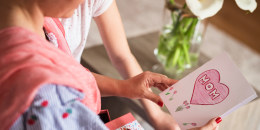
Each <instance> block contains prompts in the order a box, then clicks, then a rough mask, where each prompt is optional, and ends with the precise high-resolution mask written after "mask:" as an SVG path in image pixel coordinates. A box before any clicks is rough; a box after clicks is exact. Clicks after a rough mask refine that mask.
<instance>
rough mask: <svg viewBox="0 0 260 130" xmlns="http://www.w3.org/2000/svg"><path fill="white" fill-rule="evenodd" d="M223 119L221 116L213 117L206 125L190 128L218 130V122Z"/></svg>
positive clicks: (195, 129) (194, 129)
mask: <svg viewBox="0 0 260 130" xmlns="http://www.w3.org/2000/svg"><path fill="white" fill-rule="evenodd" d="M221 121H222V119H221V118H220V117H218V118H214V119H211V120H210V121H209V122H208V123H207V124H206V125H204V126H202V127H197V128H193V129H190V130H218V126H219V125H218V124H219V123H220V122H221Z"/></svg>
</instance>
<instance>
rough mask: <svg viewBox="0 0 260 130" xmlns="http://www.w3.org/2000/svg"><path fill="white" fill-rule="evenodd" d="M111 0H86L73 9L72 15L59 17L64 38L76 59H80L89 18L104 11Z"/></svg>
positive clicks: (87, 30)
mask: <svg viewBox="0 0 260 130" xmlns="http://www.w3.org/2000/svg"><path fill="white" fill-rule="evenodd" d="M112 2H113V0H86V1H85V2H84V3H82V4H81V5H80V6H79V7H78V8H77V9H76V10H75V12H74V14H73V16H72V17H70V18H66V19H60V21H61V23H62V25H63V27H64V30H65V38H66V40H67V42H68V44H69V47H70V50H71V52H72V54H73V56H74V58H75V59H76V60H77V61H80V58H81V55H82V52H83V50H84V48H85V45H86V41H87V36H88V32H89V28H90V24H91V19H92V18H93V17H97V16H99V15H101V14H102V13H104V12H105V11H106V10H107V9H108V8H109V7H110V5H111V4H112Z"/></svg>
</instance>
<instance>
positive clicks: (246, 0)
mask: <svg viewBox="0 0 260 130" xmlns="http://www.w3.org/2000/svg"><path fill="white" fill-rule="evenodd" d="M235 1H236V3H237V5H238V7H239V8H240V9H242V10H249V11H250V12H251V13H252V12H253V11H254V10H255V9H256V7H257V3H256V1H255V0H235Z"/></svg>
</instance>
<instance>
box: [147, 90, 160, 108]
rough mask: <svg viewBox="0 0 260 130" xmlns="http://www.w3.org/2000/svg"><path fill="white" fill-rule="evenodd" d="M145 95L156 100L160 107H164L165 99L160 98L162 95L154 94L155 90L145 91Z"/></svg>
mask: <svg viewBox="0 0 260 130" xmlns="http://www.w3.org/2000/svg"><path fill="white" fill-rule="evenodd" d="M144 97H145V98H146V99H149V100H151V101H153V102H155V103H156V104H158V105H159V106H160V107H163V101H162V99H161V98H160V96H158V95H156V94H154V93H153V92H151V91H147V92H146V93H144Z"/></svg>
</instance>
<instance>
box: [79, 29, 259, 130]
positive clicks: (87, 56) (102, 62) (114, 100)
mask: <svg viewBox="0 0 260 130" xmlns="http://www.w3.org/2000/svg"><path fill="white" fill-rule="evenodd" d="M158 36H159V35H158V32H153V33H149V34H146V35H142V36H139V37H135V38H129V39H128V42H129V46H130V49H131V51H132V53H133V54H134V56H135V57H136V59H137V61H138V62H139V64H140V65H141V67H142V69H143V70H144V71H146V70H149V71H152V67H153V66H154V65H156V64H159V63H158V61H157V60H156V57H155V56H154V54H153V51H154V49H155V48H156V47H157V44H158ZM208 60H209V58H208V57H207V56H205V55H204V54H200V59H199V63H198V64H199V66H200V65H202V64H204V63H205V62H206V61H208ZM82 64H83V65H84V66H85V67H87V68H89V69H90V70H91V71H92V72H96V73H100V74H102V75H106V76H109V77H112V78H116V79H121V76H120V75H119V73H118V72H117V70H116V69H115V68H114V67H113V65H112V64H111V62H110V60H109V58H108V56H107V53H106V51H105V48H104V46H103V45H99V46H95V47H91V48H87V49H85V50H84V52H83V55H82ZM194 69H195V68H194ZM153 91H154V92H155V93H157V94H158V93H159V90H157V89H153ZM259 105H260V104H259V99H258V100H257V101H256V102H254V103H250V104H249V105H246V106H245V107H243V108H246V109H248V108H250V106H251V111H255V109H256V108H255V107H256V106H259ZM102 107H103V108H108V109H109V111H110V113H112V114H111V118H112V119H114V118H117V117H119V116H121V115H123V114H125V113H127V112H129V111H131V112H132V113H135V114H137V115H139V116H140V117H141V118H143V119H144V120H145V121H147V122H149V121H148V119H147V117H146V115H145V114H144V113H145V112H144V110H143V108H142V106H141V104H140V103H139V102H138V101H136V100H129V99H126V98H118V97H110V98H102ZM129 108H130V109H129ZM246 109H241V110H240V111H236V112H234V113H232V114H231V115H230V116H228V118H230V120H234V119H236V118H237V114H236V113H239V114H241V113H244V114H247V112H245V111H247V110H246ZM163 110H164V111H167V109H166V108H163ZM258 113H260V111H259V110H258ZM240 118H241V116H240ZM252 118H254V119H256V120H260V116H257V115H254V114H251V115H250V116H247V118H246V121H247V122H250V119H252ZM230 120H227V121H226V122H224V124H225V125H222V129H225V128H232V124H230V123H229V121H230ZM243 120H244V119H241V120H240V121H243ZM233 124H234V126H235V125H236V128H238V126H237V123H236V122H234V121H233ZM240 124H241V125H243V124H244V125H243V126H241V128H246V127H245V123H240ZM246 125H247V124H246ZM251 128H256V127H255V125H253V126H252V127H251ZM259 129H260V128H259Z"/></svg>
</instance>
